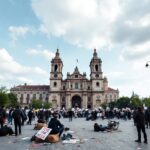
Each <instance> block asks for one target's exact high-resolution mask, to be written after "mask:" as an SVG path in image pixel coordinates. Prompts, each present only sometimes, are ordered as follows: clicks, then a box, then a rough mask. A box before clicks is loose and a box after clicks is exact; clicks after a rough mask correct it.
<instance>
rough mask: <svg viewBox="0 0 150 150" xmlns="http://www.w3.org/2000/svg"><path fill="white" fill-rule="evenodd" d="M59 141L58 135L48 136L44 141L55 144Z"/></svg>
mask: <svg viewBox="0 0 150 150" xmlns="http://www.w3.org/2000/svg"><path fill="white" fill-rule="evenodd" d="M59 140H60V138H59V134H50V135H48V136H47V138H46V139H45V141H46V142H49V143H56V142H59Z"/></svg>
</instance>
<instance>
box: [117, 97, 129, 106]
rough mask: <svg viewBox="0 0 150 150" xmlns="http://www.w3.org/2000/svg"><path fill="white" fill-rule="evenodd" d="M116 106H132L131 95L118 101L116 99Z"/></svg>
mask: <svg viewBox="0 0 150 150" xmlns="http://www.w3.org/2000/svg"><path fill="white" fill-rule="evenodd" d="M116 107H118V108H126V107H130V98H129V97H124V96H123V97H120V98H119V99H118V100H117V101H116Z"/></svg>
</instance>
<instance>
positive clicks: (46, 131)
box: [35, 127, 52, 140]
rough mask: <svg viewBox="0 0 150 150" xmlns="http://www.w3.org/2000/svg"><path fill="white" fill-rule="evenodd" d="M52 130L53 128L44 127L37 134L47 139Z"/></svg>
mask: <svg viewBox="0 0 150 150" xmlns="http://www.w3.org/2000/svg"><path fill="white" fill-rule="evenodd" d="M51 130H52V129H51V128H47V127H43V128H42V129H41V130H39V131H38V133H37V134H36V135H35V136H36V137H38V138H40V139H42V140H45V139H46V137H47V136H48V135H49V133H50V132H51Z"/></svg>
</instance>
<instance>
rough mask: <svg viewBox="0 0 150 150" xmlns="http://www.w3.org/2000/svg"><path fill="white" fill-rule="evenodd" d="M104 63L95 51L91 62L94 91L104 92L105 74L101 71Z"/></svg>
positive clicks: (91, 78)
mask: <svg viewBox="0 0 150 150" xmlns="http://www.w3.org/2000/svg"><path fill="white" fill-rule="evenodd" d="M101 64H102V61H101V59H100V58H99V57H98V55H97V52H96V49H94V53H93V57H92V59H91V62H90V80H91V86H92V90H93V91H97V92H100V91H103V73H102V69H101Z"/></svg>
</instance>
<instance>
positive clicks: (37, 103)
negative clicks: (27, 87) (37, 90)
mask: <svg viewBox="0 0 150 150" xmlns="http://www.w3.org/2000/svg"><path fill="white" fill-rule="evenodd" d="M31 105H32V107H34V108H35V109H37V108H42V100H35V99H33V100H32V102H31Z"/></svg>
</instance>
